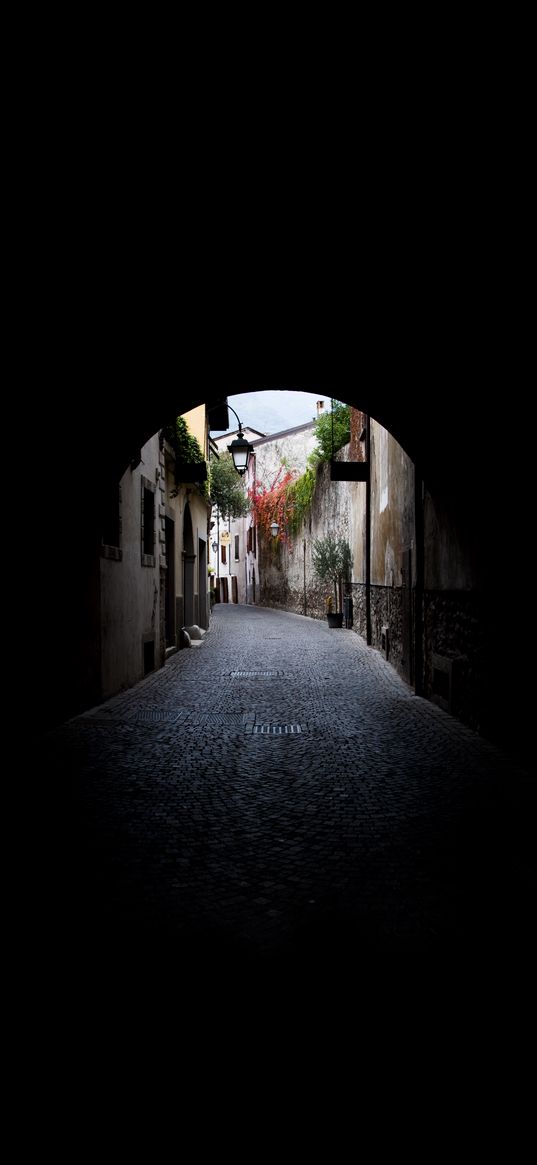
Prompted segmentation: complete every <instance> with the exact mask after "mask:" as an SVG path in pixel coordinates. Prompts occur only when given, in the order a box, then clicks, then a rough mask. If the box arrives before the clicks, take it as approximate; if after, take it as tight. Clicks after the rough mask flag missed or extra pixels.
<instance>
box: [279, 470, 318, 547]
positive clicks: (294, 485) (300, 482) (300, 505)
mask: <svg viewBox="0 0 537 1165" xmlns="http://www.w3.org/2000/svg"><path fill="white" fill-rule="evenodd" d="M316 477H317V475H316V473H315V469H313V468H312V467H311V468H309V469H306V472H305V473H303V474H302V476H301V477H297V478H296V480H295V481H291V482H290V483H289V485H288V486H287V490H286V496H285V500H286V509H287V512H288V514H289V518H288V529H289V531H290V533H291V534H298V532H299V530H300V529H301V528H302V523H303V521H304V518H305V516H306V514H307V512H308V510H309V508H310V506H311V503H312V500H313V494H314V492H315V481H316Z"/></svg>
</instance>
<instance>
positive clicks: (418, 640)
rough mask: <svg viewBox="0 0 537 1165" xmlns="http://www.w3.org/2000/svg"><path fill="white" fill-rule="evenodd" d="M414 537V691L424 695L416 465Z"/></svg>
mask: <svg viewBox="0 0 537 1165" xmlns="http://www.w3.org/2000/svg"><path fill="white" fill-rule="evenodd" d="M414 537H415V544H416V549H415V562H416V567H415V570H416V586H415V591H414V691H415V693H416V695H417V696H422V695H423V590H424V584H425V563H424V546H423V481H422V479H421V474H420V473H419V472H418V467H417V466H416V465H415V466H414Z"/></svg>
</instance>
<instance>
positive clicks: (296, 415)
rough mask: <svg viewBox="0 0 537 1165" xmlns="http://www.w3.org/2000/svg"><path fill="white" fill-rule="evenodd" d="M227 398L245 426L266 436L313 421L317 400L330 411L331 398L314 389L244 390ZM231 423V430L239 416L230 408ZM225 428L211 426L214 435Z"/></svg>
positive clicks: (235, 426)
mask: <svg viewBox="0 0 537 1165" xmlns="http://www.w3.org/2000/svg"><path fill="white" fill-rule="evenodd" d="M227 399H228V404H230V405H231V408H233V409H235V411H236V412H237V413H238V415H239V417H240V420H241V422H242V426H243V428H246V427H248V428H249V429H257V430H258V431H259V432H260V433H265V434H266V435H267V436H268V435H269V434H271V433H279V432H281V430H282V429H293V428H294V426H295V425H305V424H306V423H307V421H313V420H314V418H315V416H316V409H315V402H316V401H318V400H324V402H325V405H324V407H325V411H330V397H328V396H322V394H318V393H314V392H289V391H288V390H287V389H283V390H281V391H280V390H275V389H271V390H270V391H267V392H243V393H240V394H239V395H238V396H228V398H227ZM229 426H230V429H237V428H238V425H237V418H236V417H235V416H234V415H233V413H232V412H231V409H230V412H229ZM223 431H224V430H222V429H218V430H214V431H213V430H212V429H211V435H212V436H213V437H217V436H218V435H219V433H221V432H223ZM226 432H227V430H226Z"/></svg>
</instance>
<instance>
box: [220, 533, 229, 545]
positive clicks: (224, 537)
mask: <svg viewBox="0 0 537 1165" xmlns="http://www.w3.org/2000/svg"><path fill="white" fill-rule="evenodd" d="M220 541H221V543H222V546H229V543H230V542H231V534H230V533H229V530H224V533H223V534H221V535H220Z"/></svg>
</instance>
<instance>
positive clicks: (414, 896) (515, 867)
mask: <svg viewBox="0 0 537 1165" xmlns="http://www.w3.org/2000/svg"><path fill="white" fill-rule="evenodd" d="M43 759H44V763H45V764H46V767H47V771H48V772H53V773H54V774H55V776H54V781H55V787H56V793H57V794H58V800H60V799H61V800H63V801H64V803H65V804H66V805H68V806H69V810H68V814H67V820H66V821H65V823H64V824H65V829H64V834H65V837H67V836H69V837H70V838H71V839H73V841H74V845H73V848H72V851H71V852H70V853H69V854H68V855H67V854H65V855H64V854H63V853H61V854H60V855H59V857H60V860H61V861H62V862H63V861H64V862H65V869H66V870H68V871H69V875H68V879H67V881H68V890H67V892H66V893H65V901H64V904H63V907H64V911H65V927H66V929H67V930H68V931H69V932H70V934H71V936H72V939H73V942H75V943H76V944H77V946H78V949H79V950H81V951H82V952H87V954H88V955H89V954H90V952H93V953H94V952H95V950H96V949H102V950H107V951H109V950H114V949H115V950H119V949H122V950H129V951H131V952H134V953H135V954H136V952H144V953H145V956H146V957H147V952H148V951H156V952H158V951H162V950H170V951H171V950H173V952H174V954H176V955H177V956H178V959H179V961H180V962H181V963H182V964H183V965H184V966H187V967H188V966H191V967H193V968H195V967H196V966H197V965H198V964H201V962H202V961H207V960H209V961H211V963H212V964H215V965H218V964H219V963H220V964H225V963H226V961H229V960H233V961H236V960H242V961H243V962H245V963H246V964H248V963H252V964H259V963H262V964H264V965H265V964H271V965H275V966H276V965H278V962H280V963H281V962H282V961H283V962H284V963H286V964H287V963H289V962H290V961H291V962H292V961H297V962H310V961H311V960H323V959H325V960H326V959H330V960H336V961H340V962H343V961H345V964H346V965H348V964H349V961H350V962H351V964H352V962H353V961H356V962H358V961H359V960H360V959H362V958H363V957H364V955H366V954H367V953H369V952H375V951H377V952H382V953H400V952H423V953H428V952H435V951H437V952H450V951H457V950H459V951H462V950H464V951H465V952H467V953H472V952H473V953H479V952H484V951H490V952H492V951H494V949H495V948H496V947H497V946H499V945H500V944H501V945H502V947H503V948H504V949H505V946H506V944H507V945H508V947H509V949H510V950H511V951H513V952H518V953H523V952H526V951H530V950H531V948H532V946H533V939H534V935H533V928H534V921H533V913H534V894H535V879H534V859H533V852H534V841H533V839H534V804H535V799H534V790H535V785H534V781H533V778H532V776H531V774H529V773H528V772H525V771H524V770H523V769H521V768H520V767H519V766H517V765H516V764H515V762H514V761H511V760H510V759H509V758H508V757H507V756H506V754H504V753H501V752H499V751H498V750H496V749H495V748H494V747H493V746H492V745H490V744H488V743H487V742H485V741H483V740H482V739H480V738H479V737H478V736H477V735H475V734H474V733H473V732H471V731H470V730H468V729H466V728H465V727H464V726H462V725H461V724H460V723H458V722H457V721H455V720H453V719H452V718H450V717H449V716H448V715H447V714H446V713H444V712H443V711H441V710H440V709H438V708H436V707H435V706H434V705H433V704H431V703H429V702H427V701H424V700H421V699H419V698H417V697H416V696H414V694H413V693H412V691H411V690H410V689H409V688H407V686H406V685H405V683H404V682H403V681H402V680H401V679H400V678H399V677H398V675H397V674H396V673H395V672H394V671H393V669H392V668H391V667H390V665H389V664H387V663H386V661H385V660H383V659H382V657H381V656H380V655H379V654H378V653H377V652H375V651H373V650H371V649H368V648H367V647H366V646H365V645H364V643H363V641H362V640H361V639H360V638H359V637H358V636H357V635H355V634H354V633H353V632H350V631H346V630H344V629H342V630H329V629H328V627H327V626H326V625H325V624H324V623H323V622H320V621H315V620H310V619H306V618H302V617H301V616H298V615H292V614H287V613H282V612H279V611H273V610H268V609H262V608H252V607H241V606H232V605H229V606H219V607H216V608H215V611H214V613H213V616H212V620H211V628H210V631H209V633H208V635H207V636H206V638H205V640H204V642H203V644H202V645H201V646H200V647H199V648H196V649H191V650H189V651H188V650H187V651H182V652H180V653H178V654H177V655H175V656H172V657H171V658H170V659H169V660H168V662H167V663H166V666H165V668H164V669H162V670H160V671H158V672H156V673H154V674H152V675H151V676H148V677H147V678H146V679H145V680H143V681H142V682H141V683H139V684H138V685H137V686H136V687H135V688H132V689H131V690H129V691H128V692H125V693H122V694H121V695H118V696H116V697H115V698H113V699H111V700H109V701H107V702H106V703H104V704H102V705H100V706H99V707H97V708H94V709H91V710H90V711H89V712H87V713H85V714H84V715H83V716H80V717H77V718H76V719H74V720H72V721H70V722H68V723H67V724H65V725H63V726H62V727H60V728H59V729H56V730H54V731H53V732H50V733H49V734H48V735H47V736H46V738H45V739H44V740H43Z"/></svg>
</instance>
